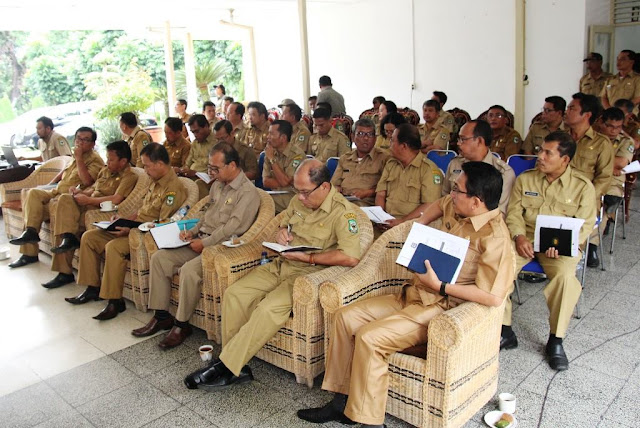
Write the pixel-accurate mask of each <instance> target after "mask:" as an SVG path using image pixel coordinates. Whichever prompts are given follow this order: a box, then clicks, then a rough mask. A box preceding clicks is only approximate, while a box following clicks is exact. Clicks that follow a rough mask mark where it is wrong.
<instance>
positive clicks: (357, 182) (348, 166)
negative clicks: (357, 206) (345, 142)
mask: <svg viewBox="0 0 640 428" xmlns="http://www.w3.org/2000/svg"><path fill="white" fill-rule="evenodd" d="M389 156H390V155H389V153H387V152H386V151H385V150H382V149H378V148H375V147H374V148H373V149H372V150H371V151H370V152H369V153H367V154H366V155H364V157H363V158H361V159H358V151H357V150H355V149H354V150H352V151H351V153H346V154H344V155H342V156H340V159H339V160H338V166H337V167H336V170H335V172H334V173H333V177H331V184H333V185H334V186H338V187H340V188H341V189H342V194H343V195H351V194H352V193H353V191H354V190H357V189H373V190H375V189H376V186H377V185H378V181H380V177H381V176H382V171H383V170H384V166H385V164H386V163H387V160H388V159H389ZM363 202H365V203H366V204H367V205H373V203H374V202H375V194H374V196H371V197H370V198H365V199H363Z"/></svg>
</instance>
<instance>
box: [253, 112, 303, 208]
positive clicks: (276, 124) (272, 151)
mask: <svg viewBox="0 0 640 428" xmlns="http://www.w3.org/2000/svg"><path fill="white" fill-rule="evenodd" d="M291 132H292V128H291V124H290V123H289V122H287V121H285V120H274V121H273V123H272V124H271V126H270V127H269V133H268V134H267V147H266V148H265V151H264V155H265V156H264V166H263V167H262V184H263V185H264V187H265V188H267V189H271V190H278V191H286V192H288V193H283V194H275V195H273V194H272V195H271V197H272V198H273V202H274V203H275V206H276V214H277V213H280V212H282V211H284V210H285V209H286V208H287V207H288V206H289V202H290V201H291V198H293V192H294V188H293V187H292V185H293V176H294V173H295V172H296V168H298V166H299V165H300V164H301V163H302V161H303V160H304V159H305V154H304V152H303V151H302V150H300V149H299V148H298V147H296V146H294V145H293V144H291V143H290V142H289V139H290V138H291Z"/></svg>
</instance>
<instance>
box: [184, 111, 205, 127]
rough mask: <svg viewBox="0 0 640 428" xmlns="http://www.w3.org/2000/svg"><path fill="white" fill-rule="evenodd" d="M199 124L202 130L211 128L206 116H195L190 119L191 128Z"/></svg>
mask: <svg viewBox="0 0 640 428" xmlns="http://www.w3.org/2000/svg"><path fill="white" fill-rule="evenodd" d="M194 123H195V124H197V125H198V126H199V127H200V128H204V127H205V126H209V121H208V120H207V117H206V116H205V115H204V114H194V115H191V117H190V118H189V126H192V125H193V124H194Z"/></svg>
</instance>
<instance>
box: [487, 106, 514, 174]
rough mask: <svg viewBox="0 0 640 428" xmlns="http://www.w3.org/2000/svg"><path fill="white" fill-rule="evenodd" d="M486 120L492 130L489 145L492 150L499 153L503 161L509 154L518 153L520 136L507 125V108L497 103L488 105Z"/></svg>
mask: <svg viewBox="0 0 640 428" xmlns="http://www.w3.org/2000/svg"><path fill="white" fill-rule="evenodd" d="M487 122H489V125H491V130H492V131H493V136H492V137H491V147H490V149H491V151H492V152H495V153H497V154H499V155H500V157H501V158H502V160H503V161H505V162H506V161H507V159H509V156H511V155H517V154H519V153H520V151H521V150H522V137H520V134H519V133H518V131H516V130H515V129H513V128H510V127H508V126H507V110H505V108H504V107H502V106H499V105H495V106H491V107H489V112H488V113H487Z"/></svg>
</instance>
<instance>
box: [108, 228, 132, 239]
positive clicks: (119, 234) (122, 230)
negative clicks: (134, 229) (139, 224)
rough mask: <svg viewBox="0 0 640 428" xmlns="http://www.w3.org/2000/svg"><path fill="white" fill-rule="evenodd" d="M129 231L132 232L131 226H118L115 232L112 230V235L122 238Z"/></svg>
mask: <svg viewBox="0 0 640 428" xmlns="http://www.w3.org/2000/svg"><path fill="white" fill-rule="evenodd" d="M129 232H131V228H129V227H120V226H116V231H115V232H110V233H111V234H112V235H114V236H116V237H117V238H121V237H123V236H128V235H129Z"/></svg>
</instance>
